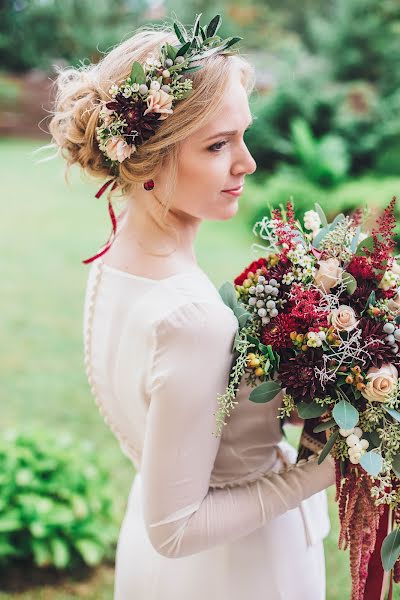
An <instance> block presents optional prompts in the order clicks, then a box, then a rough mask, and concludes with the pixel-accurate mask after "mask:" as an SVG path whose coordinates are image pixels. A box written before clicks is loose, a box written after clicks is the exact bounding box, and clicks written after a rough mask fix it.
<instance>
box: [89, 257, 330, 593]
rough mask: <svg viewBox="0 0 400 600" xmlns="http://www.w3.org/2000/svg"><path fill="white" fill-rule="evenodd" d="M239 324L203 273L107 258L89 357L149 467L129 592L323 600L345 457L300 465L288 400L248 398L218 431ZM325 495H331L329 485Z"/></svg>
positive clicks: (102, 399) (135, 496)
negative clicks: (159, 271)
mask: <svg viewBox="0 0 400 600" xmlns="http://www.w3.org/2000/svg"><path fill="white" fill-rule="evenodd" d="M236 328H237V322H236V318H235V316H234V315H233V313H232V311H231V310H230V309H229V308H227V307H226V306H225V305H224V303H223V302H222V300H221V298H220V296H219V294H218V291H217V290H216V289H215V287H214V286H213V284H212V283H211V281H210V280H209V279H208V277H207V276H206V275H205V274H204V273H203V272H202V271H201V270H199V269H195V270H193V271H192V272H190V273H187V274H180V275H176V276H173V277H170V278H168V279H164V280H162V281H154V280H151V279H146V278H142V277H137V276H133V275H129V274H125V273H123V272H121V271H118V270H115V269H112V268H110V267H108V266H106V265H102V263H101V262H100V261H97V262H96V263H95V264H94V265H93V267H92V270H91V273H90V277H89V281H88V287H87V295H86V303H85V323H84V329H85V340H86V366H87V370H88V377H89V381H90V383H91V386H92V391H93V393H94V394H95V396H96V399H97V402H98V405H99V408H100V410H101V411H102V413H103V415H104V418H105V420H106V422H107V423H108V424H109V425H110V427H111V428H112V430H113V431H114V433H115V435H116V436H117V438H118V439H119V441H120V443H121V447H122V448H123V449H124V451H125V452H126V453H127V454H128V456H130V458H131V460H132V461H133V463H134V465H135V467H136V469H137V471H138V473H139V474H138V475H137V476H136V479H135V482H134V485H133V488H132V491H131V495H130V502H129V505H128V509H127V513H126V516H125V519H124V523H123V527H122V530H121V536H120V541H119V547H118V552H117V570H116V588H115V598H116V600H134V599H135V600H136V599H142V598H143V600H144V599H146V600H170V599H171V600H172V598H173V599H174V600H184V599H185V600H187V599H190V600H203V599H204V598H207V600H214V599H215V600H217V598H218V599H224V600H225V599H226V600H228V599H229V600H232V599H233V600H239V599H240V600H241V599H243V600H256V599H257V600H259V599H260V598H265V599H268V600H281V599H282V600H283V599H284V600H323V599H324V598H325V570H324V555H323V546H322V539H323V538H324V537H325V536H326V534H327V533H328V531H329V519H328V516H327V502H326V495H325V492H321V490H324V489H325V488H326V487H328V486H329V485H331V484H333V482H334V467H333V461H332V459H330V458H328V459H327V460H325V461H324V463H323V464H322V465H318V464H317V462H316V461H315V460H310V461H306V462H305V463H303V464H300V465H296V466H291V467H287V466H286V467H285V463H286V464H291V463H294V461H295V458H296V453H295V451H294V450H293V449H291V447H289V445H288V444H287V443H285V442H282V435H281V430H280V426H279V420H278V418H277V413H278V407H279V406H280V404H281V396H280V395H278V396H277V397H276V398H275V399H274V400H273V401H272V402H269V403H267V404H255V403H252V402H250V401H249V400H248V396H249V393H250V391H251V390H250V389H249V388H248V386H246V384H244V383H243V384H241V386H240V389H239V393H238V398H237V399H238V405H237V406H236V407H235V409H234V410H233V412H232V414H231V416H230V417H229V419H228V421H227V425H226V426H225V427H224V430H223V434H222V436H221V438H218V437H215V436H214V432H215V414H214V413H215V411H216V409H217V394H218V393H223V392H224V390H225V387H226V384H227V381H228V374H229V370H230V366H231V362H232V352H231V350H232V344H233V339H234V335H235V332H236ZM318 492H319V493H318Z"/></svg>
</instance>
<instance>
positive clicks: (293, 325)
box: [261, 313, 297, 350]
mask: <svg viewBox="0 0 400 600" xmlns="http://www.w3.org/2000/svg"><path fill="white" fill-rule="evenodd" d="M296 329H297V321H296V319H294V318H293V317H292V316H291V315H286V314H284V313H280V314H279V315H277V316H276V317H275V318H274V319H273V321H272V323H270V324H269V325H267V326H266V327H265V329H264V330H263V332H262V334H261V341H262V343H263V344H265V345H266V346H268V345H269V344H270V345H271V346H272V348H273V350H280V349H283V348H291V347H293V342H292V340H291V339H290V334H291V332H292V331H296Z"/></svg>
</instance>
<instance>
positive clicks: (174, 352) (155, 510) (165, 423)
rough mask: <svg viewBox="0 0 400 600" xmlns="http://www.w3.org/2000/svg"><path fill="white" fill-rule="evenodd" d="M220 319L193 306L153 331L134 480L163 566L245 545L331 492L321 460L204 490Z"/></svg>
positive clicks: (209, 309) (223, 335)
mask: <svg viewBox="0 0 400 600" xmlns="http://www.w3.org/2000/svg"><path fill="white" fill-rule="evenodd" d="M227 310H228V311H229V309H227V307H225V306H224V305H221V306H219V305H218V304H216V303H215V304H213V303H205V302H199V303H193V302H192V303H188V304H187V305H184V306H183V307H181V308H179V309H175V310H174V311H173V312H172V313H171V314H169V315H168V318H165V319H163V320H162V321H160V322H159V323H158V324H157V327H156V328H155V345H154V353H153V360H152V362H151V364H150V366H149V377H148V387H149V394H150V405H149V409H148V414H147V421H146V432H145V439H144V445H143V453H142V461H141V470H140V472H141V478H142V486H143V487H142V489H143V507H144V508H143V510H144V520H145V525H146V530H147V533H148V536H149V539H150V541H151V543H152V545H153V547H154V548H155V549H156V550H157V552H158V553H159V554H162V555H164V556H166V557H169V558H179V557H183V556H187V555H190V554H195V553H198V552H201V551H203V550H207V549H208V548H211V547H212V546H216V545H218V544H221V543H226V542H229V541H233V540H235V539H237V538H240V537H242V536H245V535H247V534H249V533H251V532H252V531H253V530H255V529H257V528H259V527H262V526H263V524H264V523H265V522H266V521H268V520H270V519H273V518H275V517H277V516H279V515H281V514H282V513H284V512H286V511H287V510H290V509H292V508H294V507H296V506H297V505H298V504H299V503H300V502H301V501H302V500H305V499H306V498H308V497H309V496H312V495H313V494H315V493H316V492H318V491H320V490H322V489H325V488H326V487H328V486H330V485H331V484H333V483H334V463H333V459H331V458H330V457H328V458H327V459H326V460H325V461H324V462H323V463H322V464H321V465H318V464H317V462H316V461H309V462H307V463H304V464H301V465H298V466H293V467H291V468H290V467H289V468H288V469H287V470H286V471H281V472H279V473H271V474H270V475H267V476H262V477H260V478H259V479H257V480H256V481H253V482H251V483H248V484H245V485H241V486H237V487H229V488H228V487H227V488H222V489H221V488H218V489H214V488H210V487H209V483H210V476H211V472H212V469H213V464H214V461H215V457H216V454H217V451H218V446H219V444H220V438H217V437H216V436H215V435H214V432H215V430H216V425H215V412H216V410H217V408H218V403H217V394H218V393H223V392H224V391H225V388H226V385H227V383H228V377H229V371H230V367H231V361H232V353H231V350H232V344H233V336H234V333H233V334H232V319H231V316H232V317H233V315H230V314H229V312H228V313H227V312H226V311H227ZM228 423H229V422H228ZM227 426H229V424H228V425H227Z"/></svg>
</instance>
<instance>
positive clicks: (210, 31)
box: [206, 15, 221, 38]
mask: <svg viewBox="0 0 400 600" xmlns="http://www.w3.org/2000/svg"><path fill="white" fill-rule="evenodd" d="M220 26H221V15H215V17H213V18H212V19H211V21H210V22H209V24H208V25H207V28H206V33H207V37H208V38H210V37H213V36H215V34H216V33H217V31H218V29H219V28H220Z"/></svg>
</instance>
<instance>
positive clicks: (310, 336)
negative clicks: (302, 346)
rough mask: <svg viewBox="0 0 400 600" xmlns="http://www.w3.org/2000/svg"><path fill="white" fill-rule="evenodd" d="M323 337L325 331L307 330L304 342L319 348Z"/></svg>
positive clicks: (324, 337)
mask: <svg viewBox="0 0 400 600" xmlns="http://www.w3.org/2000/svg"><path fill="white" fill-rule="evenodd" d="M325 339H326V333H325V331H309V332H308V333H307V335H306V340H307V341H306V344H307V346H309V347H310V348H320V347H321V346H322V342H323V341H324V340H325Z"/></svg>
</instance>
